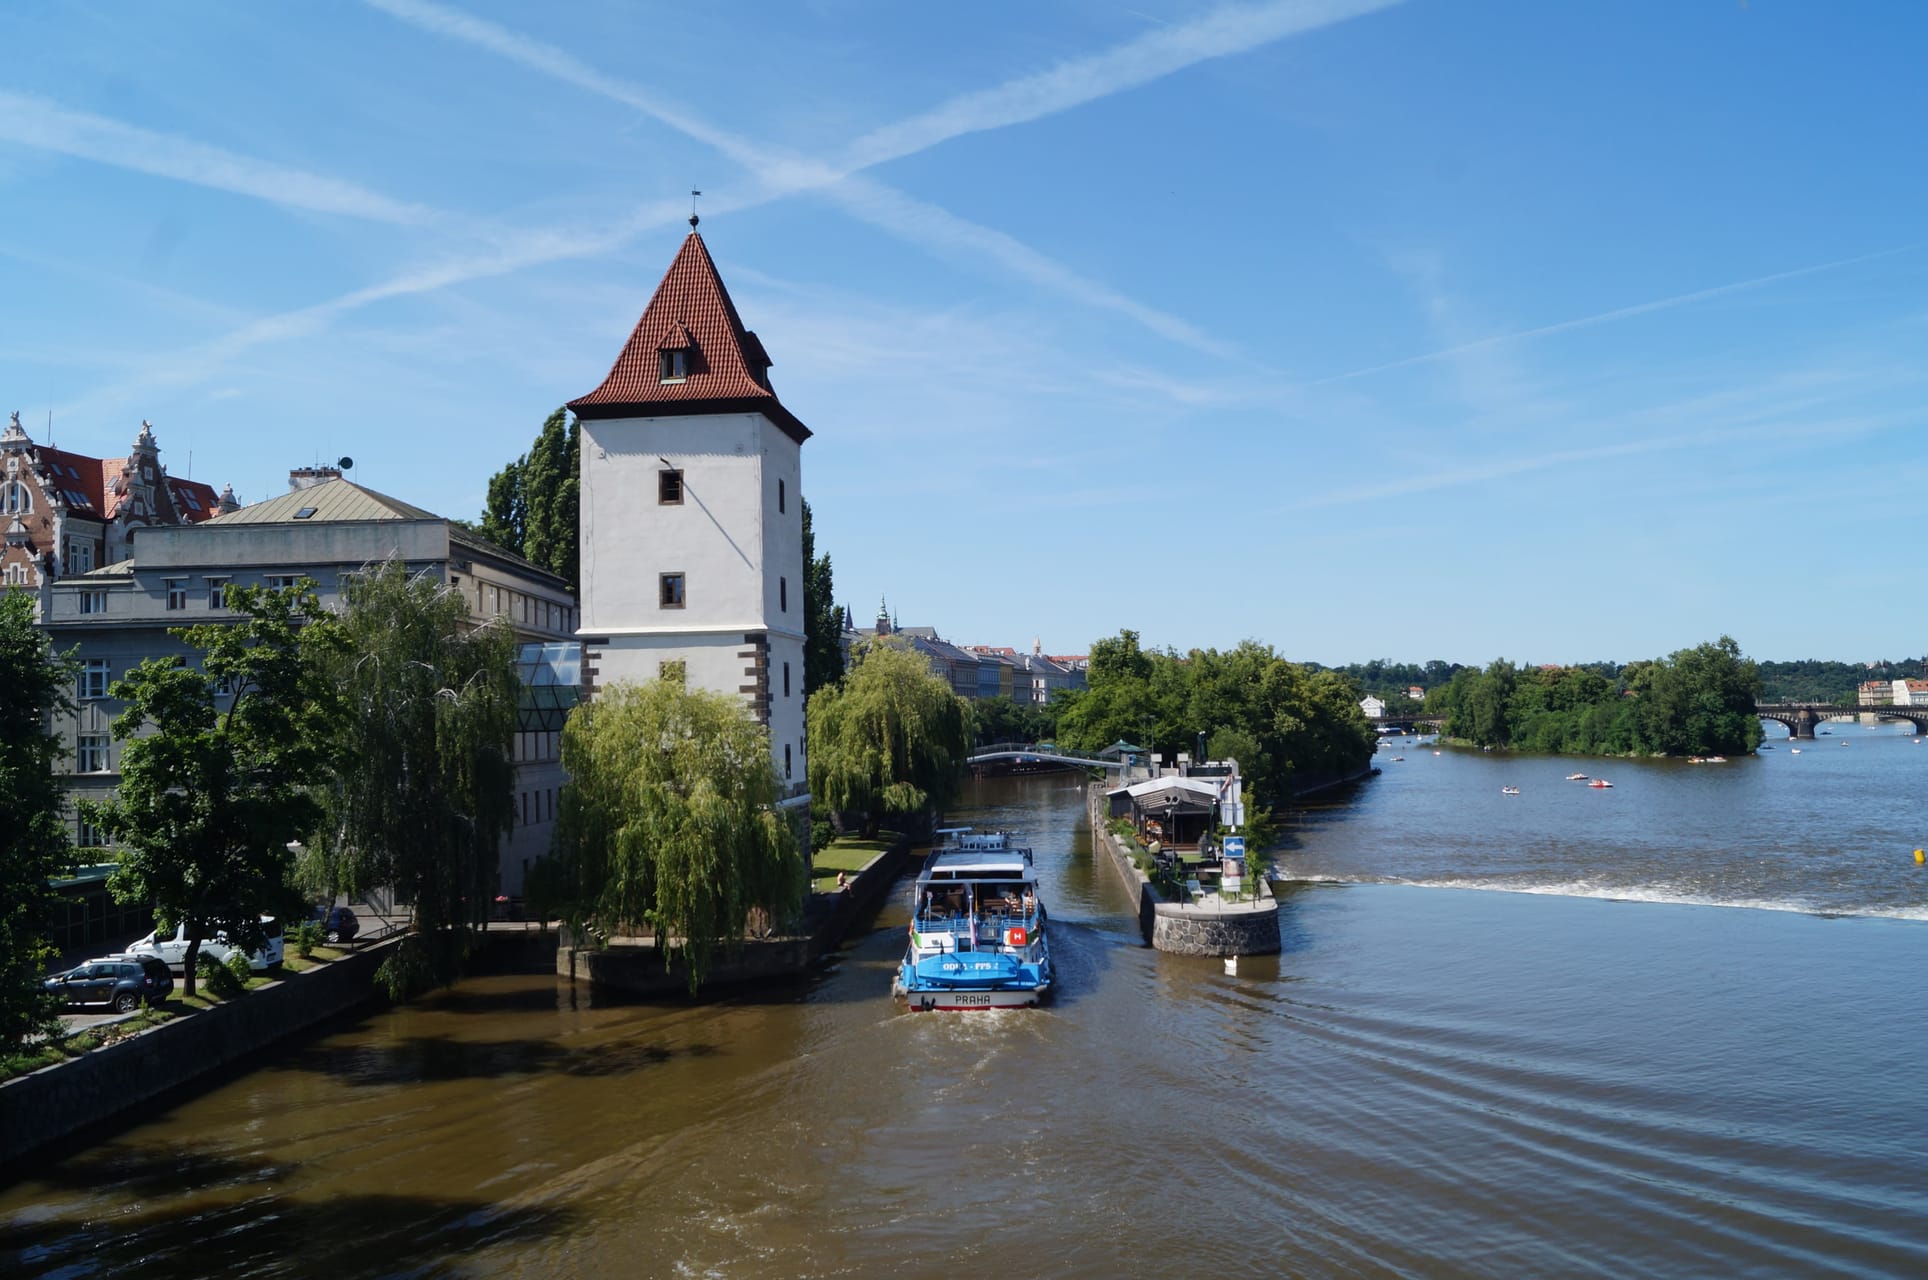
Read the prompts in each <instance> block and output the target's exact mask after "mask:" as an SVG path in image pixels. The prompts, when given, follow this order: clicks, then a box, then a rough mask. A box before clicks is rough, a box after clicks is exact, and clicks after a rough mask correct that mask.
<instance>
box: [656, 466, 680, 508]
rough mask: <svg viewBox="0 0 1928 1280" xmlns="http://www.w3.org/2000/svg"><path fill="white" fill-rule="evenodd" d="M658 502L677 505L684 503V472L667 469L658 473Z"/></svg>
mask: <svg viewBox="0 0 1928 1280" xmlns="http://www.w3.org/2000/svg"><path fill="white" fill-rule="evenodd" d="M656 502H657V505H658V506H664V507H676V506H681V505H682V503H683V473H682V472H681V471H675V470H666V471H658V472H657V473H656Z"/></svg>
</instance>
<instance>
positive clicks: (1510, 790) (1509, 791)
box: [1500, 787, 1520, 796]
mask: <svg viewBox="0 0 1928 1280" xmlns="http://www.w3.org/2000/svg"><path fill="white" fill-rule="evenodd" d="M1500 794H1501V795H1503V796H1516V795H1518V794H1520V789H1519V788H1518V787H1501V788H1500Z"/></svg>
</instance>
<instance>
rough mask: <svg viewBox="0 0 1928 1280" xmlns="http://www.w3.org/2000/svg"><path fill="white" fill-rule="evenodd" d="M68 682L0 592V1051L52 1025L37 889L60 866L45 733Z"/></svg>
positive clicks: (67, 671)
mask: <svg viewBox="0 0 1928 1280" xmlns="http://www.w3.org/2000/svg"><path fill="white" fill-rule="evenodd" d="M72 680H73V663H72V661H71V660H68V659H62V658H56V657H55V656H54V653H53V651H52V649H51V648H50V647H49V646H48V644H47V637H46V635H45V633H43V632H42V631H40V630H39V628H37V627H35V626H34V615H33V597H32V596H31V595H29V594H28V593H27V592H25V591H6V592H0V1049H7V1050H13V1049H18V1048H19V1047H20V1046H21V1045H22V1044H24V1043H25V1042H26V1041H27V1039H28V1038H29V1037H32V1036H36V1035H42V1034H45V1033H47V1032H50V1031H52V1030H53V1029H54V1028H55V1027H57V1026H58V1025H59V1022H60V1002H59V1001H58V1000H57V999H55V998H54V997H52V996H50V995H49V994H48V993H47V990H46V988H45V987H43V986H42V985H41V976H42V971H43V970H44V969H45V968H46V965H47V962H48V960H49V959H50V958H51V957H52V956H53V947H52V945H51V944H50V943H49V942H48V941H47V926H48V924H49V918H50V916H51V915H52V912H53V905H54V894H53V891H52V890H51V889H50V888H49V887H48V884H47V881H48V879H49V877H52V876H56V875H59V874H61V873H62V872H63V871H64V870H66V863H67V833H66V830H65V828H64V826H63V824H62V823H61V821H60V785H59V784H58V783H57V782H56V781H55V780H54V771H53V769H54V762H55V761H57V760H58V759H60V757H61V756H62V754H64V753H63V751H62V749H61V745H60V739H59V737H58V736H56V735H55V734H53V733H51V732H50V731H49V729H48V724H49V722H50V720H51V719H52V717H53V716H54V715H55V714H56V713H57V712H61V711H65V710H67V709H68V708H69V707H71V706H72V703H71V702H70V700H69V698H68V695H67V691H68V689H70V688H71V687H72V684H71V682H72Z"/></svg>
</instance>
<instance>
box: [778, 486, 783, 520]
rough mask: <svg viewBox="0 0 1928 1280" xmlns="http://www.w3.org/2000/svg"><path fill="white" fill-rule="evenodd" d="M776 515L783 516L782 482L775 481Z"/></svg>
mask: <svg viewBox="0 0 1928 1280" xmlns="http://www.w3.org/2000/svg"><path fill="white" fill-rule="evenodd" d="M777 514H778V515H782V514H783V481H781V480H779V481H777Z"/></svg>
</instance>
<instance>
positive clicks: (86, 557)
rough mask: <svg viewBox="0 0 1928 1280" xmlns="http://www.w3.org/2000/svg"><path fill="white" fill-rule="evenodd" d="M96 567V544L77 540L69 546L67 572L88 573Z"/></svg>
mask: <svg viewBox="0 0 1928 1280" xmlns="http://www.w3.org/2000/svg"><path fill="white" fill-rule="evenodd" d="M93 567H94V544H93V543H91V542H88V541H86V540H84V539H81V538H75V539H74V540H73V541H72V542H69V543H68V544H67V572H68V573H86V572H87V571H88V570H90V569H92V568H93Z"/></svg>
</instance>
